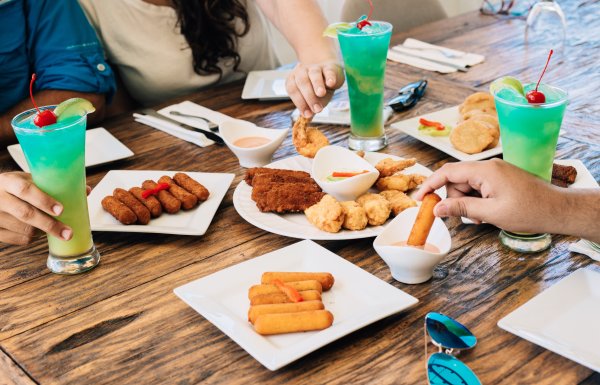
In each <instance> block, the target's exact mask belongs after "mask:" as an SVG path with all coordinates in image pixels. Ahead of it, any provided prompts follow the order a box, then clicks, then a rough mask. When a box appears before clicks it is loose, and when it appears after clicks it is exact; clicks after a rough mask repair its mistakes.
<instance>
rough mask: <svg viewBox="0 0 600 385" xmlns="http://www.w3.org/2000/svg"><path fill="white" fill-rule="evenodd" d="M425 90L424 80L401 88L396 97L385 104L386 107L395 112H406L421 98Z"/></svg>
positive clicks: (425, 81) (425, 83) (425, 82)
mask: <svg viewBox="0 0 600 385" xmlns="http://www.w3.org/2000/svg"><path fill="white" fill-rule="evenodd" d="M426 88H427V80H425V79H423V80H419V81H417V82H413V83H410V84H408V85H406V86H404V87H402V88H401V89H400V91H398V96H396V97H394V98H393V99H391V100H390V101H389V102H387V105H388V106H390V107H392V109H393V110H394V111H396V112H400V111H405V110H408V109H409V108H411V107H413V106H414V105H415V104H417V102H418V101H419V100H420V99H421V98H422V97H423V95H424V94H425V89H426Z"/></svg>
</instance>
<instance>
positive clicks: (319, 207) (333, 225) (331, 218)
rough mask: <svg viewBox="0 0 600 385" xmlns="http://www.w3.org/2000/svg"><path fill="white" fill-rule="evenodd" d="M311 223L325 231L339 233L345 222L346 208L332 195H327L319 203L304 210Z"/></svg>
mask: <svg viewBox="0 0 600 385" xmlns="http://www.w3.org/2000/svg"><path fill="white" fill-rule="evenodd" d="M304 214H306V218H307V219H308V221H309V222H310V223H312V224H313V225H315V226H316V227H318V228H319V229H321V230H323V231H327V232H330V233H337V232H338V231H340V229H341V228H342V224H343V223H344V209H342V205H341V204H340V203H339V202H338V201H337V200H335V198H334V197H332V196H331V195H325V196H324V197H323V198H322V199H321V200H320V201H319V203H317V204H315V205H312V206H310V207H309V208H307V209H306V210H304Z"/></svg>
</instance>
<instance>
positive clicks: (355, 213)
mask: <svg viewBox="0 0 600 385" xmlns="http://www.w3.org/2000/svg"><path fill="white" fill-rule="evenodd" d="M340 204H341V205H342V210H344V223H342V227H343V228H345V229H347V230H363V229H364V228H365V227H367V224H368V223H369V219H368V218H367V212H366V211H365V209H364V208H363V207H362V206H361V205H359V204H358V203H356V202H354V201H347V202H341V203H340Z"/></svg>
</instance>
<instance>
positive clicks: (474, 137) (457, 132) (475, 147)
mask: <svg viewBox="0 0 600 385" xmlns="http://www.w3.org/2000/svg"><path fill="white" fill-rule="evenodd" d="M491 131H492V129H491V128H490V126H489V125H488V124H486V123H483V122H478V121H475V120H467V121H466V122H462V123H460V124H458V125H457V126H456V127H454V129H453V130H452V132H451V133H450V142H451V143H452V145H453V146H454V147H455V148H456V149H457V150H459V151H462V152H465V153H467V154H477V153H480V152H481V151H483V150H484V149H486V148H487V147H488V146H489V145H490V144H492V143H493V142H494V136H493V135H492V133H491Z"/></svg>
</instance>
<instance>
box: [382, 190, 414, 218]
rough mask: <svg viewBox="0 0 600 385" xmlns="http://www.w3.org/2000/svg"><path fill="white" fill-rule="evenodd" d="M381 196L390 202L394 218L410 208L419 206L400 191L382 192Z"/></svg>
mask: <svg viewBox="0 0 600 385" xmlns="http://www.w3.org/2000/svg"><path fill="white" fill-rule="evenodd" d="M379 195H381V196H383V197H384V198H385V199H387V201H388V202H390V208H391V209H392V214H394V216H397V215H398V214H400V213H401V212H402V211H404V210H406V209H407V208H409V207H416V206H417V202H415V201H414V200H413V199H412V198H411V197H409V196H408V195H406V194H405V193H403V192H401V191H398V190H385V191H382V192H380V193H379Z"/></svg>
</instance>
